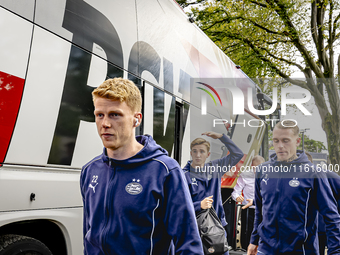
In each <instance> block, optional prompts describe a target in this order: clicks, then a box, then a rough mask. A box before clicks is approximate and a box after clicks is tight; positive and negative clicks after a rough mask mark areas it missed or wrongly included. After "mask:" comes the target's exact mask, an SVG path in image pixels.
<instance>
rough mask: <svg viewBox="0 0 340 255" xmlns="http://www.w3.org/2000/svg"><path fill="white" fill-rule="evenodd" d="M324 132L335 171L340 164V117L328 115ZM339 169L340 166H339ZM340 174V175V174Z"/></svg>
mask: <svg viewBox="0 0 340 255" xmlns="http://www.w3.org/2000/svg"><path fill="white" fill-rule="evenodd" d="M324 130H325V132H326V135H327V144H328V153H329V160H330V164H332V165H333V170H335V169H336V165H339V164H340V151H339V148H340V128H339V116H334V115H333V116H332V115H331V114H327V116H326V117H325V126H324ZM337 167H339V166H337ZM338 174H340V173H338Z"/></svg>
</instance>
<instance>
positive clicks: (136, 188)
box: [125, 179, 143, 195]
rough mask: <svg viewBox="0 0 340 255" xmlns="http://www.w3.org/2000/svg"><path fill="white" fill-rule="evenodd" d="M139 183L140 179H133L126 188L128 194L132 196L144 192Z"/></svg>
mask: <svg viewBox="0 0 340 255" xmlns="http://www.w3.org/2000/svg"><path fill="white" fill-rule="evenodd" d="M139 182H140V180H139V179H138V180H136V179H132V182H130V183H128V184H127V185H126V186H125V190H126V192H127V193H129V194H131V195H138V194H139V193H141V192H142V191H143V186H142V185H141V184H140V183H139Z"/></svg>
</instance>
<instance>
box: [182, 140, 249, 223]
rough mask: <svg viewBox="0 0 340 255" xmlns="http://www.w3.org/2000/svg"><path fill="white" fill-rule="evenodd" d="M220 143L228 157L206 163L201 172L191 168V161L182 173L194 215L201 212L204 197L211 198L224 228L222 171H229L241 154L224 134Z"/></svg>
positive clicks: (223, 172)
mask: <svg viewBox="0 0 340 255" xmlns="http://www.w3.org/2000/svg"><path fill="white" fill-rule="evenodd" d="M220 141H221V142H222V143H223V144H224V145H225V146H226V147H227V148H228V150H229V152H230V154H229V155H227V156H225V157H223V158H220V159H216V160H213V161H210V162H208V163H206V164H205V165H204V167H203V169H201V171H198V170H196V169H194V168H193V167H192V166H191V162H192V161H188V163H187V164H186V166H185V167H184V168H183V171H184V173H185V177H186V179H187V182H188V185H189V190H190V194H191V198H192V201H193V203H194V208H195V212H196V214H197V213H198V212H200V211H201V210H202V208H201V201H202V200H203V199H204V198H206V197H209V196H213V200H214V202H213V207H214V208H215V210H216V213H217V215H218V217H219V218H220V220H221V222H222V225H223V226H225V225H227V222H226V220H225V214H224V210H223V206H222V197H221V177H222V175H223V174H225V171H224V170H227V169H231V167H233V166H235V165H236V164H237V163H238V162H239V161H240V160H241V159H242V157H243V152H242V151H241V150H240V149H239V148H238V147H237V146H236V144H235V143H234V142H233V141H232V140H231V139H230V138H229V137H227V136H226V135H224V134H223V136H222V137H221V138H220ZM209 167H210V168H209ZM218 167H219V168H218ZM209 170H210V171H209Z"/></svg>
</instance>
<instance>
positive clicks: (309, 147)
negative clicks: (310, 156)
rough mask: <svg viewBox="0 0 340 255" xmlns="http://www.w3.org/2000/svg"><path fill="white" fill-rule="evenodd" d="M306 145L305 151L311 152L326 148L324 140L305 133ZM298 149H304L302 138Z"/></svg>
mask: <svg viewBox="0 0 340 255" xmlns="http://www.w3.org/2000/svg"><path fill="white" fill-rule="evenodd" d="M300 137H301V138H302V134H301V135H300ZM304 147H305V151H309V152H321V151H322V150H326V147H325V145H324V144H323V142H320V141H316V140H314V139H310V138H309V137H308V136H307V135H304ZM298 150H302V140H301V143H300V145H299V147H298Z"/></svg>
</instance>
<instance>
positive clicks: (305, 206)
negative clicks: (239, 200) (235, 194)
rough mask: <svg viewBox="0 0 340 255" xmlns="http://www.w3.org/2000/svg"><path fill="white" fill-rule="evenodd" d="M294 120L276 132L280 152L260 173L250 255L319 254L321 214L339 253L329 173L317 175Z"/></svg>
mask: <svg viewBox="0 0 340 255" xmlns="http://www.w3.org/2000/svg"><path fill="white" fill-rule="evenodd" d="M298 135H299V128H298V127H297V125H296V123H295V122H294V121H289V120H284V121H281V122H279V123H278V124H277V125H276V126H275V128H274V130H273V144H274V149H275V152H276V154H274V155H272V156H271V160H270V161H268V162H265V163H263V164H262V165H260V166H259V168H258V169H257V178H256V181H255V206H256V209H255V222H254V229H253V233H252V237H251V240H250V244H249V246H248V254H256V253H258V254H319V249H318V242H317V226H316V225H317V220H316V219H317V214H318V211H319V212H320V213H321V214H322V216H323V218H324V219H325V222H326V228H327V236H328V241H329V242H328V245H329V247H328V254H340V216H339V214H338V212H337V207H336V202H335V199H334V197H333V195H332V191H331V188H330V186H329V184H328V181H327V179H326V176H325V175H324V174H321V173H318V172H317V171H315V169H314V166H313V164H312V163H311V162H310V161H309V160H308V158H307V156H306V154H305V153H304V152H303V151H297V150H296V148H297V146H298V145H299V143H300V140H301V138H299V136H298Z"/></svg>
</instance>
